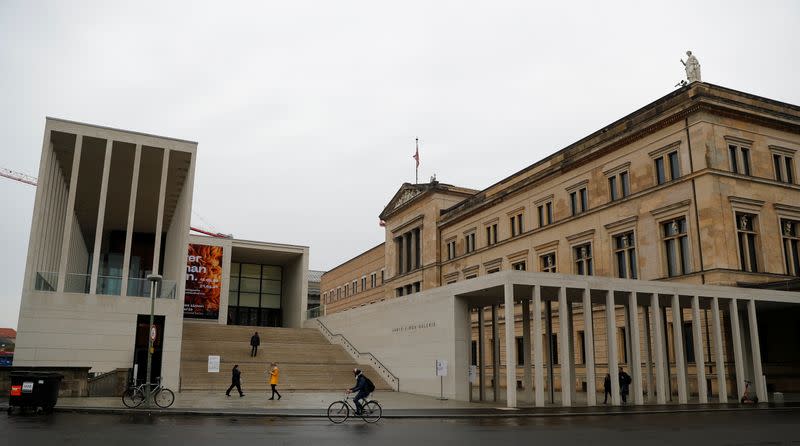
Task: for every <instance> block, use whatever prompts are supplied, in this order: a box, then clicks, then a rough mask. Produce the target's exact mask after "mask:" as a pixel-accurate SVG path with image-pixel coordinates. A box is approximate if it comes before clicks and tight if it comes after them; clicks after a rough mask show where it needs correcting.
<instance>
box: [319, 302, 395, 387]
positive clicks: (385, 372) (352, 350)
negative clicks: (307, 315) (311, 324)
mask: <svg viewBox="0 0 800 446" xmlns="http://www.w3.org/2000/svg"><path fill="white" fill-rule="evenodd" d="M315 321H316V322H317V323H318V324H319V326H320V328H321V330H320V331H322V332H323V334H324V335H325V337H326V338H328V341H330V342H333V338H337V337H338V338H340V339H341V340H342V341H344V343H345V344H346V345H345V348H346V349H349V350H350V354H351V355H358V358H359V359H360V358H361V355H364V356H369V357H370V358H371V359H372V365H373V366H375V365H377V367H378V371H379V372H383V373H382V374H383V375H384V378H388V379H389V380H390V381H392V384H395V385H396V386H397V388H396V390H397V391H398V392H399V391H400V378H398V377H397V376H395V375H394V373H392V372H391V371H390V370H389V368H388V367H386V366H385V365H383V363H382V362H381V361H380V359H378V358H376V357H375V355H373V354H372V353H370V352H360V351H358V349H357V348H355V346H353V344H352V343H351V342H350V341H349V340H348V339H347V338H346V337H345V336H344V335H343V334H341V333H333V332H332V331H331V330H330V329H329V328H328V327H327V326H326V325H325V323H323V322H322V320H320V319H319V318H318V319H315ZM386 375H388V376H386Z"/></svg>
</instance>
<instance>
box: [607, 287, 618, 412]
mask: <svg viewBox="0 0 800 446" xmlns="http://www.w3.org/2000/svg"><path fill="white" fill-rule="evenodd" d="M606 332H607V333H606V335H607V336H606V337H607V338H608V348H607V349H606V351H607V352H608V373H609V374H610V375H611V404H613V405H615V406H619V403H620V395H619V370H618V368H619V363H618V361H617V357H618V353H617V314H616V308H615V307H614V290H608V294H606Z"/></svg>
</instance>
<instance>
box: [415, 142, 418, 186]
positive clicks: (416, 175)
mask: <svg viewBox="0 0 800 446" xmlns="http://www.w3.org/2000/svg"><path fill="white" fill-rule="evenodd" d="M416 160H417V163H416V165H417V167H416V169H415V171H414V184H419V138H417V152H416Z"/></svg>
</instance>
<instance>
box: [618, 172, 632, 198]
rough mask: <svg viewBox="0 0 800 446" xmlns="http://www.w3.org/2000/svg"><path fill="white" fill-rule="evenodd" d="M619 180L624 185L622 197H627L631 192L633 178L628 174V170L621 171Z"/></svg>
mask: <svg viewBox="0 0 800 446" xmlns="http://www.w3.org/2000/svg"><path fill="white" fill-rule="evenodd" d="M619 182H620V183H621V185H622V197H623V198H624V197H627V196H628V195H630V194H631V178H630V175H628V172H627V171H625V172H620V174H619Z"/></svg>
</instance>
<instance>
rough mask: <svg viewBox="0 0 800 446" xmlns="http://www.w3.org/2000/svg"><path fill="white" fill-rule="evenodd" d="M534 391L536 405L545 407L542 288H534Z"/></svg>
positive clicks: (537, 286)
mask: <svg viewBox="0 0 800 446" xmlns="http://www.w3.org/2000/svg"><path fill="white" fill-rule="evenodd" d="M532 338H533V381H534V383H533V391H534V401H535V405H536V407H544V361H543V359H542V357H543V356H544V355H543V353H542V350H543V346H542V288H541V287H540V286H539V285H536V286H535V287H534V288H533V335H532Z"/></svg>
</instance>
